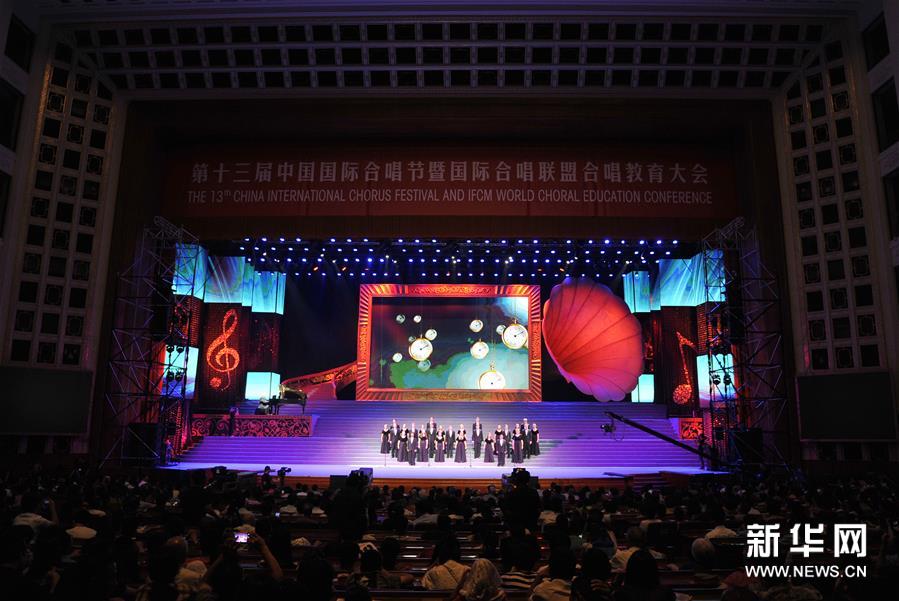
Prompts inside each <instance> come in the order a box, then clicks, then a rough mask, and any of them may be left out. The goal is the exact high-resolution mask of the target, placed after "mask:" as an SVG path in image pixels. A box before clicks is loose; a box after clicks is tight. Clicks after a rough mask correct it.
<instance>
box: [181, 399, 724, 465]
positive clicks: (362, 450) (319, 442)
mask: <svg viewBox="0 0 899 601" xmlns="http://www.w3.org/2000/svg"><path fill="white" fill-rule="evenodd" d="M297 411H298V408H296V407H286V408H285V409H284V410H282V414H287V413H288V412H297ZM607 411H614V412H615V413H617V414H619V415H623V416H624V417H627V418H630V419H632V420H634V421H636V422H639V423H641V424H643V425H645V426H647V427H649V428H652V429H653V430H656V431H659V432H661V433H663V434H665V435H667V436H669V437H672V438H676V432H675V428H674V425H673V424H672V421H671V420H669V419H668V418H667V417H666V413H665V407H664V406H662V405H652V404H635V403H596V402H593V403H583V402H542V403H482V402H467V403H466V402H409V401H402V402H390V401H385V402H372V401H365V402H360V401H314V402H310V403H309V406H308V407H307V413H308V414H312V415H314V417H315V428H314V432H313V436H311V437H308V438H305V437H304V438H255V437H227V436H208V437H206V438H205V439H203V441H202V442H201V443H199V444H198V445H197V446H195V447H194V448H193V449H191V450H190V451H188V452H187V453H186V454H185V455H184V456H183V457H182V458H181V462H180V463H179V464H177V465H175V466H171V468H170V469H179V470H188V469H201V468H210V467H213V466H217V465H224V466H227V467H228V468H229V469H234V470H241V471H259V470H262V469H263V468H264V467H265V466H266V465H268V466H270V467H271V468H272V469H273V470H277V469H278V468H280V467H289V468H290V469H291V473H290V476H291V477H312V478H321V477H327V476H330V475H340V474H347V473H348V472H349V471H350V470H352V469H355V468H359V467H370V468H373V470H374V477H375V479H376V480H378V479H415V480H467V479H471V480H482V481H483V480H488V479H496V480H499V479H500V478H501V476H502V474H508V473H509V472H511V471H512V468H514V467H517V466H518V465H520V466H521V467H524V468H526V469H527V470H528V471H529V472H531V474H533V475H535V476H538V477H540V478H541V479H545V480H569V481H570V480H578V479H609V478H624V477H630V476H645V475H650V474H659V473H661V472H668V473H673V474H682V475H693V474H698V473H708V472H703V471H702V470H700V469H699V468H700V466H699V461H698V458H697V456H696V455H695V454H693V453H690V452H688V451H686V450H685V449H682V448H680V447H678V446H676V445H673V444H670V443H669V442H666V441H664V440H661V439H659V438H657V437H654V436H651V435H650V434H647V433H646V432H643V431H641V430H639V429H636V428H632V427H629V426H626V425H624V424H622V423H620V422H616V431H615V433H614V434H612V435H609V434H607V433H605V432H603V431H602V428H601V426H602V425H605V424H608V423H609V422H610V418H609V416H608V415H607V414H606V412H607ZM431 416H434V417H435V418H436V420H437V422H438V424H444V425H447V424H450V423H452V424H454V425H455V426H456V427H458V425H459V423H462V424H464V425H465V428H466V429H469V430H470V428H471V424H472V422H473V421H474V417H475V416H478V417H480V418H481V423H482V424H483V425H484V426H485V430H487V429H489V430H493V429H494V428H495V427H496V424H498V423H502V424H505V423H509V424H510V425H512V426H513V427H514V424H515V423H516V422H518V421H521V419H522V418H524V417H527V418H528V419H529V420H530V421H531V423H534V422H536V423H537V424H538V426H539V428H540V441H541V443H540V446H541V454H540V456H538V457H533V458H531V459H528V460H526V461H525V462H524V463H522V464H512V463H511V462H510V461H509V460H508V458H507V461H506V465H505V466H504V467H497V466H496V465H495V464H485V463H484V462H483V459H473V458H472V459H471V461H470V463H469V462H466V463H464V464H457V463H455V462H452V461H450V462H446V463H442V464H440V463H434V462H433V461H432V462H430V463H428V462H419V463H418V464H417V465H415V466H410V465H408V464H405V463H403V464H400V463H397V462H396V460H394V459H391V458H390V457H389V456H388V457H386V459H385V456H384V455H381V454H380V453H379V446H380V436H379V433H380V430H381V428H382V427H383V425H384V424H385V423H389V422H390V420H391V419H393V418H394V417H396V419H397V421H398V422H400V423H401V424H402V423H406V424H407V426H409V427H411V424H412V422H413V421H415V422H416V423H419V424H421V423H423V422H426V421H427V419H428V418H429V417H431ZM469 452H470V451H469Z"/></svg>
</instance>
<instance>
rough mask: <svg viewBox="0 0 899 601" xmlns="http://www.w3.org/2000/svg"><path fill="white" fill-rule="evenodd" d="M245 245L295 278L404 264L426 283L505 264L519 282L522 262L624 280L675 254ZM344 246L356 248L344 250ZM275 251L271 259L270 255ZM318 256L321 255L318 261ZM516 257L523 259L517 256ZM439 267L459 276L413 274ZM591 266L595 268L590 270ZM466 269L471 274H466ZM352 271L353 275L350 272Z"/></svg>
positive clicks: (543, 269) (600, 246)
mask: <svg viewBox="0 0 899 601" xmlns="http://www.w3.org/2000/svg"><path fill="white" fill-rule="evenodd" d="M243 242H244V243H243V244H241V245H240V246H239V249H240V251H241V252H244V253H251V255H250V256H247V261H248V262H251V263H252V262H258V263H260V264H264V263H275V264H279V267H280V268H281V269H283V270H284V271H285V272H290V271H291V268H294V271H293V273H294V275H295V276H299V275H303V273H301V272H300V271H297V270H296V269H299V268H302V269H304V270H305V275H306V276H312V275H315V274H316V273H320V274H321V275H323V276H324V275H327V274H328V273H329V272H332V269H328V267H331V268H333V273H334V275H336V276H338V277H343V276H348V277H355V276H356V275H357V271H358V275H359V276H361V277H368V276H369V275H372V276H375V277H380V276H383V277H400V276H401V273H400V271H397V270H398V269H400V265H403V264H405V265H404V268H405V269H404V271H405V272H406V275H407V276H414V277H417V276H419V275H420V277H423V278H428V277H465V276H466V275H467V277H472V278H474V277H491V274H490V272H489V271H481V269H485V268H486V267H487V266H488V265H489V264H491V263H492V264H494V265H496V266H499V265H503V267H502V272H501V273H500V272H499V271H495V272H494V273H493V274H492V276H493V277H494V278H498V277H516V275H515V272H514V271H512V269H514V267H510V266H513V265H514V264H516V263H517V264H519V265H520V266H521V268H522V269H527V266H530V269H531V270H532V271H531V272H530V277H532V278H536V277H556V278H557V277H560V276H566V275H575V274H576V273H577V266H578V265H579V264H580V265H581V267H582V270H581V273H580V275H581V276H586V275H589V274H588V272H587V271H584V270H585V269H586V270H591V269H590V268H591V267H593V268H594V269H592V271H594V274H593V275H594V276H595V277H597V278H601V277H603V275H602V273H600V271H599V270H602V271H605V270H608V269H611V270H612V271H609V273H608V277H610V278H612V277H616V276H617V275H620V274H621V273H622V272H623V271H624V270H626V269H628V268H629V266H630V265H646V264H648V263H649V262H650V261H653V262H655V263H658V262H659V257H666V256H670V255H671V250H667V249H659V250H658V255H657V251H656V250H655V249H654V248H658V247H662V246H663V245H664V241H663V240H661V239H657V240H655V245H653V244H652V242H651V241H647V240H639V241H634V242H631V243H628V241H627V240H620V243H619V244H620V245H623V246H627V247H634V246H637V247H639V248H638V249H636V250H633V251H632V253H633V254H632V256H633V257H635V258H633V259H630V258H625V256H623V254H624V253H625V252H627V250H629V249H627V250H624V251H623V250H622V249H614V248H610V249H607V248H606V247H615V246H617V244H616V242H615V241H614V240H613V239H610V238H604V239H602V240H601V241H595V240H592V239H591V240H587V241H586V243H585V244H584V243H583V242H581V243H577V242H575V241H573V240H571V239H566V240H565V241H564V243H562V242H561V241H541V240H539V239H533V240H532V241H530V245H535V246H541V247H542V248H528V246H529V244H528V241H525V240H524V239H518V240H517V245H516V246H514V247H511V248H508V249H502V248H497V246H498V245H499V246H506V245H510V241H509V240H507V239H500V240H493V241H491V239H484V240H483V242H481V241H480V240H475V239H471V238H468V239H465V241H464V244H468V245H473V248H467V249H461V248H456V247H457V246H458V245H460V244H462V243H463V242H462V240H446V241H438V239H436V238H431V239H430V243H431V244H438V243H440V244H443V245H444V246H452V247H453V249H452V250H451V251H450V252H452V253H453V254H452V255H451V256H450V257H446V256H441V257H435V256H433V255H434V254H436V255H442V254H443V253H442V251H443V250H445V248H444V249H442V248H426V247H423V246H422V245H428V240H424V241H422V239H420V238H415V239H405V238H397V239H396V240H393V241H392V242H391V241H386V240H383V241H374V242H372V241H370V240H369V239H368V238H361V239H356V240H355V241H354V239H353V238H345V239H343V238H341V239H338V238H328V239H327V240H322V241H304V239H303V238H300V237H297V238H294V239H293V240H290V241H289V240H288V239H287V238H285V237H279V238H278V239H277V242H278V243H280V244H281V247H280V251H281V252H280V253H279V252H278V251H279V247H278V246H273V245H271V244H274V241H272V243H269V239H268V238H267V237H262V238H259V240H258V241H256V242H254V241H253V240H252V239H251V238H244V240H243ZM514 242H515V241H513V243H514ZM294 244H296V245H297V247H295V246H294ZM344 244H347V245H350V246H347V247H346V248H344V246H343V245H344ZM368 244H374V245H376V246H367V247H365V246H364V245H368ZM678 244H679V242H678V241H677V240H673V241H672V242H671V243H670V246H671V247H677V245H678ZM250 245H252V246H250ZM285 245H286V246H285ZM360 245H362V246H363V248H362V249H361V252H362V253H363V254H368V255H372V254H373V253H375V252H377V251H378V250H382V251H383V249H384V248H387V249H389V252H394V253H397V252H398V253H404V254H407V255H408V254H409V253H410V251H412V253H413V254H415V253H416V252H417V254H419V255H424V254H425V253H426V250H427V251H428V255H429V256H428V257H427V258H426V257H425V256H419V257H414V258H413V257H405V258H403V257H400V258H396V257H392V256H391V255H390V254H387V253H386V252H385V254H384V255H383V256H379V257H376V256H367V257H364V258H360V257H359V256H358V255H359V253H360V248H359V246H360ZM488 245H490V246H491V247H492V248H485V246H488ZM522 245H524V246H525V249H522V248H518V246H522ZM568 247H572V248H576V250H575V251H574V252H573V251H572V248H568ZM594 247H597V248H594ZM476 251H478V252H479V254H480V253H483V255H484V256H466V255H474V253H475V252H476ZM541 251H542V253H541ZM270 252H271V255H270V254H269V253H270ZM594 252H595V253H596V254H595V255H593V256H592V257H591V254H592V253H594ZM294 253H300V255H305V256H297V255H295V254H294ZM310 253H311V254H310ZM316 253H317V255H318V256H314V255H315V254H316ZM496 254H503V255H507V256H505V258H500V257H496V256H495V255H496ZM527 254H530V256H529V257H528V256H526V255H527ZM279 255H280V256H279ZM486 255H492V256H486ZM516 255H519V256H518V257H516ZM572 255H573V256H572ZM597 255H598V257H597ZM428 259H430V261H428ZM376 263H377V264H376ZM438 263H443V264H449V265H452V269H453V271H446V272H443V273H441V272H438V271H430V272H429V271H421V272H415V273H413V271H414V270H415V267H416V266H417V267H419V269H428V266H429V264H430V265H431V266H433V267H431V268H432V269H433V268H434V267H436V265H435V264H438ZM457 265H461V266H462V267H461V271H460V270H459V269H460V268H459V267H456V266H457ZM587 265H589V267H588V266H587ZM572 266H574V267H572ZM613 266H617V267H613ZM466 268H467V269H469V270H471V271H467V272H466ZM535 268H536V269H535ZM603 268H605V269H603ZM351 269H352V271H350V270H351ZM382 269H386V270H387V271H381V270H382ZM569 272H571V273H569ZM616 272H617V273H616ZM527 275H528V273H527V272H525V271H520V272H518V274H517V277H527Z"/></svg>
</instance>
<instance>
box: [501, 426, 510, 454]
mask: <svg viewBox="0 0 899 601" xmlns="http://www.w3.org/2000/svg"><path fill="white" fill-rule="evenodd" d="M503 442H504V443H505V444H506V457H510V456H511V455H512V431H511V430H510V429H509V424H506V425H505V427H504V428H503Z"/></svg>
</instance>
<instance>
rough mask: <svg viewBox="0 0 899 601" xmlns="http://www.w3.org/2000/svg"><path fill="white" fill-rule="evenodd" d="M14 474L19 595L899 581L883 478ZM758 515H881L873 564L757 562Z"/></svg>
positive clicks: (641, 593)
mask: <svg viewBox="0 0 899 601" xmlns="http://www.w3.org/2000/svg"><path fill="white" fill-rule="evenodd" d="M182 479H183V481H182ZM0 491H3V492H2V493H0V510H2V512H3V518H2V519H3V524H4V525H3V527H2V529H0V579H2V582H3V591H4V595H3V596H4V598H9V599H29V600H30V599H35V600H38V601H69V600H72V601H75V600H77V601H80V600H82V599H84V600H87V601H94V600H97V601H109V600H115V601H119V600H121V601H135V600H137V601H157V600H159V601H169V600H172V601H232V600H234V601H237V600H242V599H266V600H271V601H281V600H285V601H286V600H291V601H295V600H297V599H303V600H307V599H309V600H311V601H332V600H334V599H338V598H339V599H346V600H348V601H367V600H368V599H371V598H379V596H381V595H384V593H385V592H389V591H395V590H399V589H406V590H412V591H414V590H418V591H434V592H433V593H428V594H429V595H430V596H429V597H428V598H429V599H432V598H433V599H436V598H441V599H450V598H452V599H454V600H455V601H500V600H502V599H504V598H505V597H506V596H508V597H509V598H511V599H515V598H518V599H524V598H526V597H527V598H530V599H534V600H535V601H536V600H540V601H542V600H546V601H556V600H559V601H561V600H566V601H567V600H568V599H572V600H575V601H612V600H614V601H669V600H671V599H674V594H675V592H682V593H684V594H691V593H690V589H692V588H695V589H700V590H702V591H706V592H705V593H704V594H703V598H714V599H720V600H721V601H755V600H757V599H765V600H766V601H787V600H789V601H796V600H799V599H833V600H834V601H866V600H868V599H889V598H893V597H894V596H895V591H896V590H899V550H897V537H896V535H895V531H894V525H895V524H896V523H897V520H899V499H897V495H896V489H895V485H893V484H892V483H891V482H890V481H889V480H887V479H886V478H883V477H872V478H867V479H863V478H858V477H856V478H847V479H843V480H822V481H819V482H814V483H813V482H808V481H805V480H804V479H802V478H795V477H794V478H790V479H785V478H778V477H774V476H767V475H765V474H756V475H751V474H745V475H732V476H726V477H721V476H711V475H703V476H700V477H697V478H694V479H692V480H691V481H690V482H689V483H686V484H685V485H680V486H677V487H673V486H672V487H661V488H653V489H647V490H645V491H642V492H638V491H635V490H633V489H629V488H627V489H624V490H618V489H603V488H595V489H589V488H584V487H581V488H576V487H573V486H560V485H557V484H550V485H549V486H547V487H544V488H542V489H540V490H538V489H536V488H534V487H532V486H531V483H530V481H529V478H528V477H527V475H526V474H520V475H516V476H515V478H513V484H512V486H511V487H510V488H507V489H498V488H495V487H489V488H487V489H486V490H484V491H481V492H479V491H477V490H472V489H460V488H455V487H443V488H441V487H432V488H418V487H413V488H405V487H402V486H399V487H395V488H390V487H380V488H376V487H372V486H369V485H368V483H367V482H365V480H364V477H362V476H361V475H359V474H355V475H354V476H352V477H350V478H348V479H347V483H346V485H345V486H343V487H341V488H339V489H336V490H321V489H319V488H317V487H315V486H307V485H305V484H302V483H299V484H296V485H292V486H291V485H285V483H284V482H281V481H279V479H276V478H263V479H260V481H258V482H257V483H256V484H255V485H254V486H250V487H242V486H238V483H237V481H236V479H235V478H229V477H228V476H227V474H217V475H216V476H215V477H213V478H211V479H209V478H207V477H205V475H203V474H186V475H179V474H171V473H170V474H162V473H156V472H150V473H143V472H134V473H131V472H123V473H113V472H110V473H100V472H96V471H93V470H89V469H86V468H85V467H83V466H79V467H78V468H77V469H75V470H74V471H61V470H59V471H44V470H40V469H32V470H29V471H27V472H23V473H21V474H18V473H14V472H9V473H6V474H5V475H3V476H2V480H0ZM759 522H765V523H781V524H784V525H789V524H792V523H797V522H801V523H805V522H812V523H824V524H825V525H828V527H829V526H830V525H833V524H837V523H849V524H852V523H866V524H867V525H868V530H869V532H868V537H867V539H868V554H867V557H866V558H858V559H854V560H853V562H854V563H858V564H863V565H865V566H866V567H867V569H868V575H869V577H868V578H856V579H839V580H836V579H831V580H829V581H828V580H816V581H809V582H804V581H803V582H800V581H792V582H788V581H785V580H783V579H781V580H770V581H768V580H761V581H760V580H756V579H752V578H748V577H747V576H746V574H745V573H744V572H743V571H742V566H743V565H744V564H745V563H747V562H746V559H745V537H746V528H747V525H748V524H751V523H759ZM783 532H787V534H783ZM783 532H782V541H781V542H782V543H784V546H782V548H781V550H782V552H783V553H782V557H783V556H784V555H785V554H786V553H788V552H787V549H786V547H788V546H789V545H788V543H789V538H788V536H789V535H788V530H784V531H783ZM831 536H832V535H831V534H830V533H828V537H831ZM619 540H621V541H623V543H624V544H623V545H621V547H619V545H618V541H619ZM830 552H831V550H830V549H828V553H830ZM425 558H430V560H429V561H430V565H426V560H425ZM784 560H785V561H791V562H794V563H795V562H796V560H795V559H788V558H786V557H784ZM800 561H801V560H800ZM422 595H425V593H422ZM413 598H414V596H413Z"/></svg>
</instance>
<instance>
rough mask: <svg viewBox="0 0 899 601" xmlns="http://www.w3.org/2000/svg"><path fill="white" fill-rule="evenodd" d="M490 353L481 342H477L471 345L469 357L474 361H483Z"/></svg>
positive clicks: (487, 347)
mask: <svg viewBox="0 0 899 601" xmlns="http://www.w3.org/2000/svg"><path fill="white" fill-rule="evenodd" d="M489 352H490V347H489V346H487V343H486V342H484V341H483V340H478V341H477V342H475V343H474V344H472V345H471V356H472V357H474V358H475V359H483V358H484V357H486V356H487V353H489Z"/></svg>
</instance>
